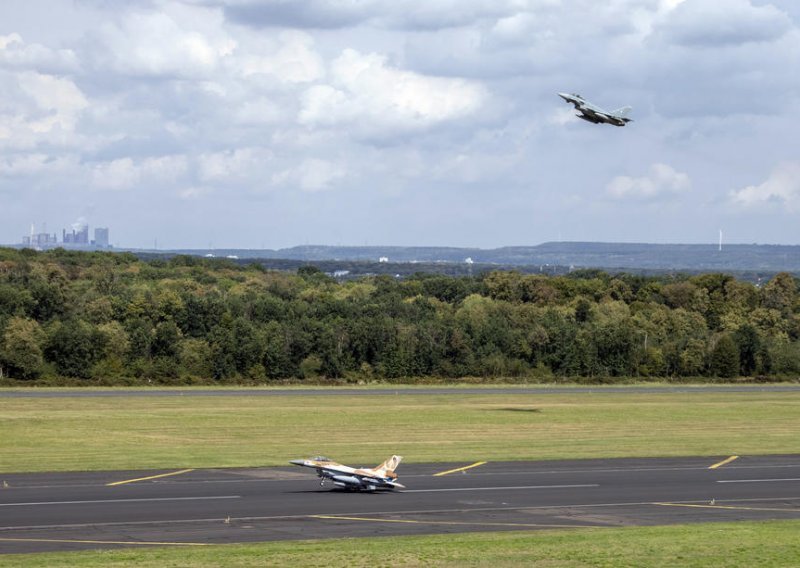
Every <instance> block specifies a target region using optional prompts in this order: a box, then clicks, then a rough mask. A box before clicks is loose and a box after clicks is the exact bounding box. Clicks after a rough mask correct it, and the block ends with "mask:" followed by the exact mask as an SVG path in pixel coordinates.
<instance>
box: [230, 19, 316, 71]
mask: <svg viewBox="0 0 800 568" xmlns="http://www.w3.org/2000/svg"><path fill="white" fill-rule="evenodd" d="M270 48H271V46H270ZM239 59H240V61H239V62H238V63H237V65H238V68H239V72H240V73H241V74H242V75H243V76H244V77H252V76H254V75H268V76H271V77H272V78H274V79H275V80H277V81H281V82H285V83H307V82H309V81H314V80H317V79H319V78H321V77H322V76H323V74H324V72H325V66H324V62H323V61H322V58H321V57H320V56H319V54H318V53H317V52H316V51H315V50H314V40H313V39H312V38H311V36H309V35H308V34H305V33H302V32H296V31H284V32H281V33H280V34H279V36H278V46H277V49H276V50H274V51H272V50H271V49H261V50H258V49H251V50H249V51H248V52H246V53H244V54H243V55H241V56H240V58H239Z"/></svg>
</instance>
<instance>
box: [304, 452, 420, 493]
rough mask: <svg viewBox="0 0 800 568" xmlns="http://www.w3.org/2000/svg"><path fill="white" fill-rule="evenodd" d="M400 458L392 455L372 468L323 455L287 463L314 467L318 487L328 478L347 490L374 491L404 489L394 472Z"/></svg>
mask: <svg viewBox="0 0 800 568" xmlns="http://www.w3.org/2000/svg"><path fill="white" fill-rule="evenodd" d="M402 459H403V458H402V456H392V457H390V458H389V459H388V460H386V461H385V462H383V463H382V464H381V465H379V466H377V467H375V468H373V469H370V468H366V467H365V468H353V467H348V466H346V465H342V464H340V463H336V462H335V461H333V460H331V459H328V458H326V457H325V456H316V457H313V458H308V459H306V460H292V461H291V462H289V463H293V464H294V465H300V466H303V467H313V468H314V469H316V470H317V476H319V477H320V478H321V479H322V481H320V482H319V485H320V487H323V486H324V485H325V481H326V480H328V479H330V480H331V481H333V484H334V485H335V486H336V487H339V488H342V489H345V490H348V491H375V490H376V489H405V486H404V485H400V484H399V483H397V474H396V473H395V472H394V470H396V469H397V466H398V465H400V461H401V460H402Z"/></svg>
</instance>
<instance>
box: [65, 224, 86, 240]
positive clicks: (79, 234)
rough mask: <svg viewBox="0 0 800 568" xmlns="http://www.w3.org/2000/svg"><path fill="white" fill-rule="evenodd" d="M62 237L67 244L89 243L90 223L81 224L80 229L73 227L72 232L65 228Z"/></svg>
mask: <svg viewBox="0 0 800 568" xmlns="http://www.w3.org/2000/svg"><path fill="white" fill-rule="evenodd" d="M61 237H62V238H61V242H62V243H64V244H65V245H88V244H89V225H80V226H79V228H78V230H75V229H72V233H67V230H66V229H63V230H62V231H61Z"/></svg>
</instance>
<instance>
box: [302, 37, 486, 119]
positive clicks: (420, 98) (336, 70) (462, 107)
mask: <svg viewBox="0 0 800 568" xmlns="http://www.w3.org/2000/svg"><path fill="white" fill-rule="evenodd" d="M330 75H331V84H327V85H316V86H314V87H311V88H310V89H308V90H307V91H306V92H305V93H304V95H303V99H302V109H301V111H300V115H299V120H300V122H301V123H302V124H305V125H308V126H336V125H341V124H352V125H355V126H357V127H359V128H360V129H361V130H362V131H365V132H370V133H372V134H376V133H378V132H380V131H381V130H390V131H409V130H411V131H413V130H421V129H425V128H427V127H430V126H432V125H435V124H438V123H442V122H446V121H449V120H454V119H457V118H462V117H465V116H468V115H471V114H474V113H475V112H477V111H478V110H479V109H480V108H481V106H482V105H483V104H484V103H485V101H486V100H487V98H488V95H487V92H486V89H485V88H484V87H483V86H482V85H480V84H479V83H476V82H474V81H467V80H465V79H458V78H445V77H433V76H428V75H421V74H419V73H414V72H413V71H406V70H401V69H397V68H395V67H391V66H389V65H387V63H386V57H384V56H382V55H379V54H376V53H370V54H362V53H359V52H358V51H356V50H354V49H346V50H344V51H343V52H342V54H341V55H340V56H339V57H338V58H336V59H335V60H334V61H333V62H332V64H331V70H330Z"/></svg>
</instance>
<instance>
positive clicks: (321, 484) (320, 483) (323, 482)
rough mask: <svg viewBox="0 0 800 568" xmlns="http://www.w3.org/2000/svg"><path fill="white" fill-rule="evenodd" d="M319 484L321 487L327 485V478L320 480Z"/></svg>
mask: <svg viewBox="0 0 800 568" xmlns="http://www.w3.org/2000/svg"><path fill="white" fill-rule="evenodd" d="M319 486H320V487H325V480H324V479H323V480H322V481H320V482H319Z"/></svg>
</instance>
